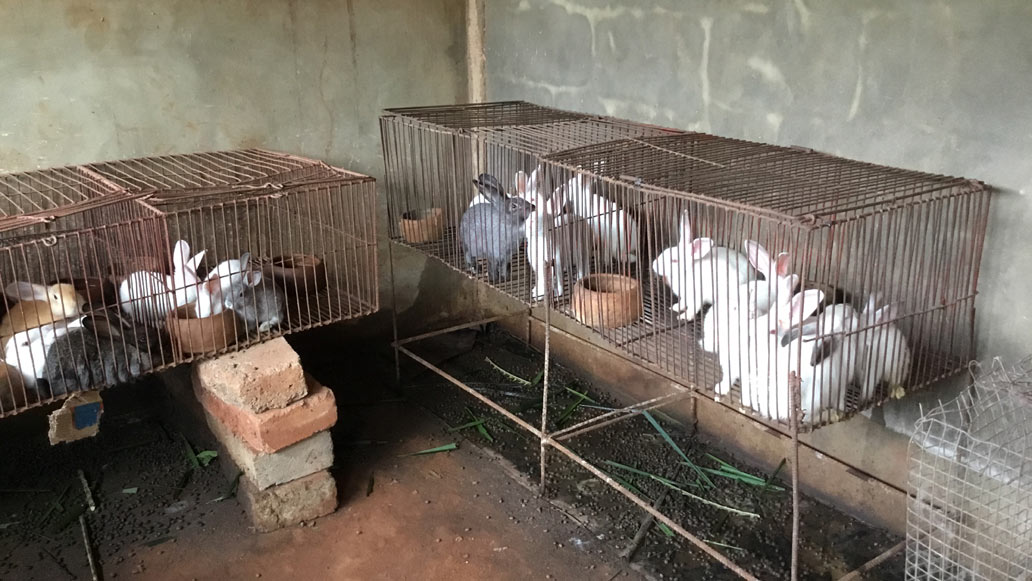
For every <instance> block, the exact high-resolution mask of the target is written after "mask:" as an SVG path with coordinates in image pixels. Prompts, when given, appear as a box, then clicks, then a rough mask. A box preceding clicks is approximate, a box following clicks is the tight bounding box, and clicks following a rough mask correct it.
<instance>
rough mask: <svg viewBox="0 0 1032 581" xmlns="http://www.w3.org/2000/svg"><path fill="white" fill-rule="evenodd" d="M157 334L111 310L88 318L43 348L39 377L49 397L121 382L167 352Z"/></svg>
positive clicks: (141, 370) (153, 330)
mask: <svg viewBox="0 0 1032 581" xmlns="http://www.w3.org/2000/svg"><path fill="white" fill-rule="evenodd" d="M163 333H164V332H163V331H162V330H161V329H155V328H153V327H150V326H147V325H144V324H134V323H133V322H132V321H129V320H128V319H125V318H123V317H122V315H121V314H120V313H119V312H117V311H114V310H106V311H102V312H99V313H95V314H91V315H89V316H87V317H86V319H85V320H84V321H83V327H82V328H81V329H75V330H73V331H69V332H68V333H67V334H65V335H63V336H61V337H58V339H57V340H55V341H54V344H53V345H51V346H50V348H49V349H47V354H46V360H45V364H44V371H43V379H44V380H46V382H47V384H48V385H49V386H50V393H51V395H52V396H54V397H57V396H61V395H65V394H67V393H69V392H73V391H83V390H87V389H95V388H98V387H102V386H107V385H116V384H119V383H125V382H127V381H129V380H131V379H133V378H135V377H139V376H141V375H143V374H145V373H147V372H148V371H150V370H151V369H153V368H154V367H155V361H157V363H158V364H159V365H160V364H161V360H162V354H164V353H168V354H170V350H169V344H168V342H167V341H166V338H165V336H164V334H163ZM163 342H164V345H163Z"/></svg>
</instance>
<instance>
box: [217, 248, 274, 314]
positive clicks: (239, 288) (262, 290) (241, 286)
mask: <svg viewBox="0 0 1032 581" xmlns="http://www.w3.org/2000/svg"><path fill="white" fill-rule="evenodd" d="M244 256H245V257H246V256H248V255H246V254H245V255H244ZM242 260H245V264H246V259H242ZM261 282H262V273H261V271H259V270H250V271H247V272H244V273H243V274H242V275H241V278H240V281H239V282H236V281H235V282H234V284H233V286H232V288H231V289H230V292H229V293H227V294H226V296H225V298H224V301H225V307H226V308H227V309H232V310H233V312H234V313H236V314H237V315H239V316H240V318H241V319H243V321H244V324H245V325H247V330H248V331H252V332H253V331H258V332H259V333H266V332H268V331H270V330H272V328H273V327H275V326H276V325H279V324H280V322H282V321H283V315H284V313H285V312H286V306H285V305H286V297H285V296H284V295H283V291H282V290H280V288H279V287H278V286H276V285H275V284H272V283H271V282H266V284H261Z"/></svg>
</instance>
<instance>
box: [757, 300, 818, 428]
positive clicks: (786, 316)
mask: <svg viewBox="0 0 1032 581" xmlns="http://www.w3.org/2000/svg"><path fill="white" fill-rule="evenodd" d="M822 300H824V293H823V292H821V291H819V290H814V289H810V290H805V291H803V292H801V293H798V294H796V295H793V296H792V297H791V298H789V299H788V300H787V301H784V300H780V301H779V303H778V304H777V305H776V306H775V308H774V309H773V310H772V311H771V312H770V313H768V314H767V315H763V316H760V317H757V318H756V319H755V320H754V321H755V323H754V326H755V328H756V329H757V334H756V335H755V338H756V340H755V342H754V344H750V345H749V346H748V347H747V348H746V349H745V351H746V353H745V355H744V358H745V361H746V362H747V365H748V367H747V369H746V372H745V373H744V374H743V375H742V377H741V380H742V405H743V406H744V407H748V408H752V409H753V410H755V411H756V412H757V413H759V415H761V416H763V417H765V418H768V419H775V420H779V421H787V420H788V419H790V412H791V406H790V401H791V400H790V395H789V394H790V387H791V386H790V384H789V374H790V373H791V372H795V373H797V374H799V375H800V392H801V393H800V401H801V402H802V404H803V406H806V405H807V402H812V400H813V398H812V396H811V390H812V381H807V380H808V379H812V374H810V373H808V370H806V369H800V368H801V367H803V366H804V365H803V364H805V367H810V368H811V369H812V367H811V366H809V363H810V361H809V360H810V357H808V356H807V357H805V359H803V358H802V357H801V355H802V354H803V353H804V349H812V346H811V345H812V344H804V342H803V337H801V336H800V337H794V336H793V335H792V334H791V332H790V331H791V330H792V329H793V328H795V329H798V328H799V327H800V326H801V324H802V321H803V320H805V319H806V318H807V317H808V316H809V315H810V314H811V313H813V312H814V311H816V310H817V307H818V306H819V305H820V303H821V301H822ZM764 329H766V331H764ZM761 334H762V336H763V337H764V339H765V340H764V339H761V338H760V337H761ZM805 353H807V354H808V353H809V352H808V351H805ZM772 390H773V391H772ZM804 409H805V407H804Z"/></svg>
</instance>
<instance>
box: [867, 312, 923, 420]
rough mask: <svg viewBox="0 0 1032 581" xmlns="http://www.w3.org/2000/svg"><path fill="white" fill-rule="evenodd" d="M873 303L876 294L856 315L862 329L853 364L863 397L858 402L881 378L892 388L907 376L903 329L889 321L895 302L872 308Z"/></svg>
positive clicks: (907, 355) (907, 353)
mask: <svg viewBox="0 0 1032 581" xmlns="http://www.w3.org/2000/svg"><path fill="white" fill-rule="evenodd" d="M877 304H878V297H877V295H875V294H872V295H871V296H870V297H869V298H868V299H867V306H866V307H865V308H864V312H863V313H861V315H860V325H861V326H862V327H865V328H866V331H865V332H864V333H863V335H862V344H861V346H860V365H858V366H857V383H859V384H860V387H861V397H862V398H863V402H860V403H864V402H867V401H870V400H871V398H873V397H874V392H875V390H876V389H877V387H878V385H879V384H880V383H882V382H883V381H884V382H886V383H888V386H889V389H890V390H892V389H896V388H900V387H902V386H904V385H905V384H906V382H907V380H908V379H909V378H910V366H911V362H912V359H913V358H912V356H911V354H910V347H909V346H908V345H907V338H906V336H904V335H903V331H901V330H900V329H899V327H897V326H896V325H895V324H893V323H892V321H894V320H895V319H896V316H897V308H896V305H886V306H883V307H881V308H876V306H877Z"/></svg>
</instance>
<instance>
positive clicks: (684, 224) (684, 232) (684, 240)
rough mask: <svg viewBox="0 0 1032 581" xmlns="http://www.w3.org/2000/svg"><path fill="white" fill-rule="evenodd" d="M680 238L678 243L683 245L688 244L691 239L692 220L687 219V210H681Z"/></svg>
mask: <svg viewBox="0 0 1032 581" xmlns="http://www.w3.org/2000/svg"><path fill="white" fill-rule="evenodd" d="M680 232H681V239H680V243H681V245H683V246H688V245H689V244H690V243H691V242H690V241H691V240H692V222H691V220H689V219H688V210H685V211H684V212H681V225H680Z"/></svg>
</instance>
